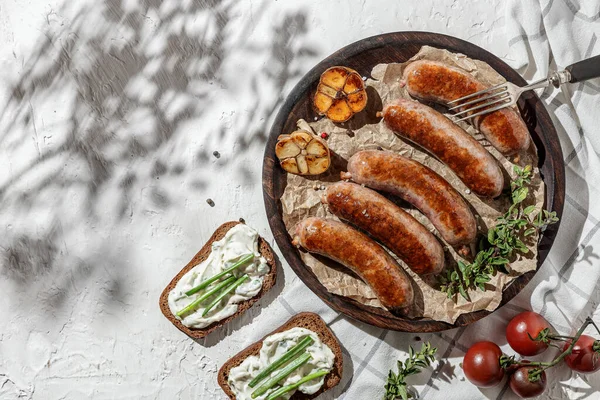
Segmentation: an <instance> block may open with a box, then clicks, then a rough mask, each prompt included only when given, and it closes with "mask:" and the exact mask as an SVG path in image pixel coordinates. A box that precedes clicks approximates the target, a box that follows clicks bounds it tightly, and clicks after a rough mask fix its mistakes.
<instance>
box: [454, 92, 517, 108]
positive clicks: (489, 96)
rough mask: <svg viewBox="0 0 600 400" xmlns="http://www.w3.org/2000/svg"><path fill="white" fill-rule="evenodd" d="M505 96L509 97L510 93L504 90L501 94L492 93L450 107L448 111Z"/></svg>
mask: <svg viewBox="0 0 600 400" xmlns="http://www.w3.org/2000/svg"><path fill="white" fill-rule="evenodd" d="M505 95H509V96H510V93H509V92H508V90H504V91H502V92H497V93H492V94H490V95H487V96H485V97H479V98H477V99H475V100H470V101H467V102H466V103H461V104H459V105H457V106H454V107H450V108H449V109H448V111H452V110H456V109H457V108H461V107H464V106H468V105H470V104H473V103H479V102H482V101H485V100H489V99H491V98H494V97H498V96H502V97H506V96H505Z"/></svg>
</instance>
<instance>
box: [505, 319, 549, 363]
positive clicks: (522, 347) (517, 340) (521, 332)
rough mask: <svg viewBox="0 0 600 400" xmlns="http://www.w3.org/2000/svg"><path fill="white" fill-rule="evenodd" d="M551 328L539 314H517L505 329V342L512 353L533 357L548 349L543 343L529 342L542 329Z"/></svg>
mask: <svg viewBox="0 0 600 400" xmlns="http://www.w3.org/2000/svg"><path fill="white" fill-rule="evenodd" d="M546 328H551V326H550V324H549V323H548V321H546V320H545V319H544V317H542V316H541V315H540V314H538V313H535V312H533V311H525V312H522V313H520V314H517V315H516V316H515V317H514V318H513V319H512V320H511V321H510V322H509V323H508V326H507V327H506V340H507V341H508V344H509V345H510V347H512V348H513V350H514V351H516V352H517V353H519V354H521V355H523V356H535V355H536V354H540V353H541V352H543V351H544V350H546V349H547V348H548V345H547V344H546V343H543V342H537V341H534V340H531V339H530V338H529V336H528V335H527V334H528V333H529V335H531V337H532V338H535V337H537V335H538V334H539V333H540V332H541V331H542V330H544V329H546Z"/></svg>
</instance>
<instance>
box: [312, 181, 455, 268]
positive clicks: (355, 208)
mask: <svg viewBox="0 0 600 400" xmlns="http://www.w3.org/2000/svg"><path fill="white" fill-rule="evenodd" d="M323 200H324V202H325V203H327V206H328V208H329V211H331V212H332V213H333V214H335V215H336V216H338V217H339V218H341V219H343V220H346V221H349V222H350V223H352V224H354V225H355V226H357V227H358V228H360V229H362V230H364V231H366V232H368V233H369V234H370V235H371V236H372V237H374V238H375V239H377V240H378V241H380V242H381V243H383V244H384V245H385V246H386V247H387V248H388V249H389V250H390V251H392V252H393V253H394V254H396V255H397V256H398V257H399V258H400V259H401V260H402V261H404V262H405V263H406V265H408V267H409V268H410V269H412V270H413V271H414V272H416V273H417V274H419V275H427V274H433V273H438V272H440V271H441V270H442V268H443V267H444V249H443V248H442V245H441V244H440V242H439V241H438V240H437V239H436V237H435V236H434V235H433V234H431V232H429V231H428V230H427V228H425V227H424V226H423V225H422V224H421V223H420V222H419V221H417V220H416V219H415V218H414V217H413V216H412V215H410V214H409V213H407V212H406V211H404V210H403V209H401V208H400V207H398V206H397V205H395V204H394V203H392V202H391V201H390V200H388V199H386V198H385V197H383V196H382V195H380V194H379V193H377V192H375V191H373V190H371V189H368V188H365V187H363V186H360V185H357V184H356V183H351V182H336V183H334V184H332V185H330V186H329V187H328V188H327V191H326V192H325V196H324V198H323Z"/></svg>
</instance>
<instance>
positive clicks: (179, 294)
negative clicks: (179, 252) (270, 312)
mask: <svg viewBox="0 0 600 400" xmlns="http://www.w3.org/2000/svg"><path fill="white" fill-rule="evenodd" d="M248 254H254V259H253V260H251V261H248V262H247V263H245V264H244V265H242V266H240V267H239V268H237V269H235V270H234V271H233V275H234V276H235V277H236V278H237V277H240V276H242V275H244V274H247V275H248V279H246V281H244V283H242V284H241V285H240V286H238V287H237V288H236V289H235V292H233V293H231V294H228V295H227V296H225V297H224V298H223V299H222V300H221V302H220V303H219V304H218V305H217V306H216V307H214V308H213V309H211V310H210V312H209V313H208V314H207V315H206V316H205V317H203V316H202V313H203V312H204V310H205V308H206V307H207V305H208V304H209V303H210V301H206V302H203V303H202V304H200V305H199V306H198V307H197V308H196V309H195V310H194V311H193V312H189V313H187V314H184V315H183V316H182V317H178V316H177V315H176V313H177V312H178V311H180V310H181V309H183V308H184V307H186V306H187V305H188V304H190V303H191V302H193V301H194V300H195V299H197V298H198V297H199V296H201V295H202V294H203V293H204V291H200V292H198V293H195V294H192V295H191V296H186V295H185V292H187V291H188V290H190V289H192V288H194V287H196V286H198V285H199V284H200V283H201V282H202V281H204V280H206V279H208V278H210V277H212V276H214V275H216V274H218V273H219V272H221V271H223V270H225V269H227V268H228V267H231V266H232V265H233V264H235V263H236V262H237V261H238V260H240V259H241V258H243V257H244V256H246V255H248ZM269 269H270V268H269V265H268V264H267V260H265V258H264V257H262V256H261V255H260V252H259V251H258V232H256V231H255V230H254V229H252V228H250V227H249V226H247V225H245V224H238V225H236V226H234V227H233V228H231V229H230V230H229V231H228V232H227V233H226V234H225V237H224V238H223V239H221V240H219V241H216V242H213V243H212V248H211V252H210V255H209V256H208V258H207V259H206V260H204V261H203V262H201V263H200V264H198V265H196V266H195V267H193V268H192V269H191V270H189V271H188V272H187V273H186V274H185V275H183V276H182V277H181V279H180V280H179V282H177V285H176V286H175V288H173V290H171V292H170V293H169V298H168V299H169V308H170V309H171V312H172V313H173V315H174V316H175V317H176V318H177V319H179V320H181V322H182V323H183V325H185V326H187V327H189V328H196V329H201V328H205V327H207V326H208V325H210V324H212V323H213V322H216V321H220V320H222V319H224V318H227V317H229V316H230V315H233V314H235V313H236V312H237V310H238V303H241V302H243V301H245V300H249V299H251V298H252V297H254V296H256V295H257V294H258V292H260V289H261V288H262V285H263V280H264V276H265V275H266V274H267V273H269ZM218 283H219V282H218V281H217V282H214V283H212V284H211V285H210V286H209V287H208V288H207V289H206V290H210V289H211V288H212V287H214V286H215V285H217V284H218Z"/></svg>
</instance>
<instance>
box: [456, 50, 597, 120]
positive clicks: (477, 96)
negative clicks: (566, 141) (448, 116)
mask: <svg viewBox="0 0 600 400" xmlns="http://www.w3.org/2000/svg"><path fill="white" fill-rule="evenodd" d="M598 77H600V55H597V56H595V57H592V58H588V59H586V60H583V61H579V62H577V63H575V64H571V65H569V66H568V67H567V68H565V69H564V70H562V71H554V72H552V73H550V75H548V77H547V78H543V79H540V80H539V81H536V82H533V83H532V84H530V85H527V86H523V87H520V86H517V85H515V84H514V83H511V82H504V83H501V84H499V85H496V86H492V87H490V88H487V89H484V90H480V91H479V92H475V93H472V94H470V95H467V96H464V97H461V98H459V99H456V100H452V101H451V102H449V103H448V105H449V106H451V107H450V111H453V110H460V111H459V112H457V113H456V114H454V116H455V117H460V118H459V119H457V120H455V121H464V120H466V119H469V118H473V117H477V116H479V115H484V114H488V113H491V112H494V111H498V110H501V109H503V108H505V107H510V106H513V105H515V104H516V103H517V100H518V99H519V97H520V96H521V94H522V93H523V92H526V91H528V90H533V89H540V88H545V87H548V86H550V84H552V85H553V86H554V87H555V88H558V87H559V86H560V85H561V84H563V83H575V82H582V81H586V80H588V79H593V78H598ZM482 95H483V97H481V96H482ZM466 106H468V108H466V109H465V108H464V107H466ZM477 110H480V111H477ZM474 111H477V112H475V114H472V113H473V112H474Z"/></svg>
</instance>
